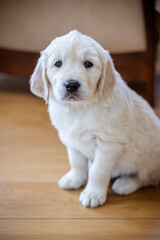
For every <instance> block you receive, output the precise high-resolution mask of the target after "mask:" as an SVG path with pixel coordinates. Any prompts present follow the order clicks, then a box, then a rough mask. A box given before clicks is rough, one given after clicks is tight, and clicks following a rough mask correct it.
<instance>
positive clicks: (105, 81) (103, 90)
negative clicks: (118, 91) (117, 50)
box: [98, 50, 116, 99]
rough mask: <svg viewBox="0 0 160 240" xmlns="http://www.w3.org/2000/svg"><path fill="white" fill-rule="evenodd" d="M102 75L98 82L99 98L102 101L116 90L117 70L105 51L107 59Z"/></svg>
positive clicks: (105, 58)
mask: <svg viewBox="0 0 160 240" xmlns="http://www.w3.org/2000/svg"><path fill="white" fill-rule="evenodd" d="M103 62H104V63H103V68H102V75H101V78H100V80H99V82H98V96H99V99H102V98H104V97H106V96H108V95H109V94H110V93H111V92H112V91H113V88H114V85H115V83H116V76H115V71H116V70H115V68H114V65H113V61H112V58H111V56H110V55H109V52H108V51H106V50H105V57H104V59H103Z"/></svg>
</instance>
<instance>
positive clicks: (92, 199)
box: [79, 190, 106, 208]
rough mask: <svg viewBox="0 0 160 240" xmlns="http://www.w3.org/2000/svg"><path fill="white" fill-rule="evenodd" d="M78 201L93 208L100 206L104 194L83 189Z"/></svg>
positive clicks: (104, 196)
mask: <svg viewBox="0 0 160 240" xmlns="http://www.w3.org/2000/svg"><path fill="white" fill-rule="evenodd" d="M79 201H80V202H81V204H82V205H83V206H84V207H91V208H95V207H98V206H101V205H103V204H104V203H105V201H106V194H103V193H97V192H94V191H93V192H89V191H86V190H84V191H83V192H81V194H80V198H79Z"/></svg>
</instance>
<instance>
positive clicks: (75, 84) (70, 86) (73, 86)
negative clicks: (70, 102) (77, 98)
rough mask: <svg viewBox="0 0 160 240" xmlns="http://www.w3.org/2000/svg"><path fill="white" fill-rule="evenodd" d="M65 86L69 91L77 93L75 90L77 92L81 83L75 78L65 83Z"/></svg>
mask: <svg viewBox="0 0 160 240" xmlns="http://www.w3.org/2000/svg"><path fill="white" fill-rule="evenodd" d="M64 86H65V88H66V91H67V92H68V93H75V92H77V90H78V88H79V87H80V83H79V82H78V81H75V80H69V81H66V82H65V83H64Z"/></svg>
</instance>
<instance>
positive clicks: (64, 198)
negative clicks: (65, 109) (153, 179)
mask: <svg viewBox="0 0 160 240" xmlns="http://www.w3.org/2000/svg"><path fill="white" fill-rule="evenodd" d="M62 117H63V116H62ZM67 170H69V164H68V161H67V154H66V150H65V147H64V146H63V145H62V144H61V142H60V141H59V138H58V136H57V132H56V130H54V128H53V127H52V126H51V124H50V120H49V117H48V113H47V106H46V105H45V104H44V101H43V100H41V99H38V98H36V97H34V96H32V95H30V94H27V93H5V92H2V93H0V240H2V239H3V240H30V239H31V240H52V239H56V240H58V239H64V240H66V239H67V240H72V239H83V240H90V239H92V240H95V239H98V240H102V239H103V240H104V239H107V240H114V239H116V240H117V239H120V240H121V239H122V240H129V239H137V240H142V239H143V240H152V239H157V240H159V239H160V187H155V188H144V189H142V190H139V191H138V192H136V193H134V194H132V195H129V196H118V195H116V194H114V193H113V192H112V191H111V189H109V193H108V201H107V203H106V204H105V205H104V206H102V207H100V208H96V209H88V208H84V207H83V206H81V204H80V203H79V202H78V198H79V194H80V192H81V190H78V191H66V190H62V189H60V188H59V187H58V186H57V181H58V180H59V179H60V177H61V176H63V175H64V173H66V171H67Z"/></svg>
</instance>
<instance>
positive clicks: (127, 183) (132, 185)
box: [112, 177, 140, 195]
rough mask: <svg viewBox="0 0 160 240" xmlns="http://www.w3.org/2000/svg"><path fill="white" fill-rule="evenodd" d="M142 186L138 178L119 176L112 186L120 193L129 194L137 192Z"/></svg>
mask: <svg viewBox="0 0 160 240" xmlns="http://www.w3.org/2000/svg"><path fill="white" fill-rule="evenodd" d="M139 187H140V184H139V181H137V179H136V178H134V177H133V178H132V177H125V178H118V179H117V180H116V181H115V182H114V183H113V186H112V190H113V191H114V192H115V193H117V194H119V195H127V194H131V193H133V192H135V191H136V190H137V189H138V188H139Z"/></svg>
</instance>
